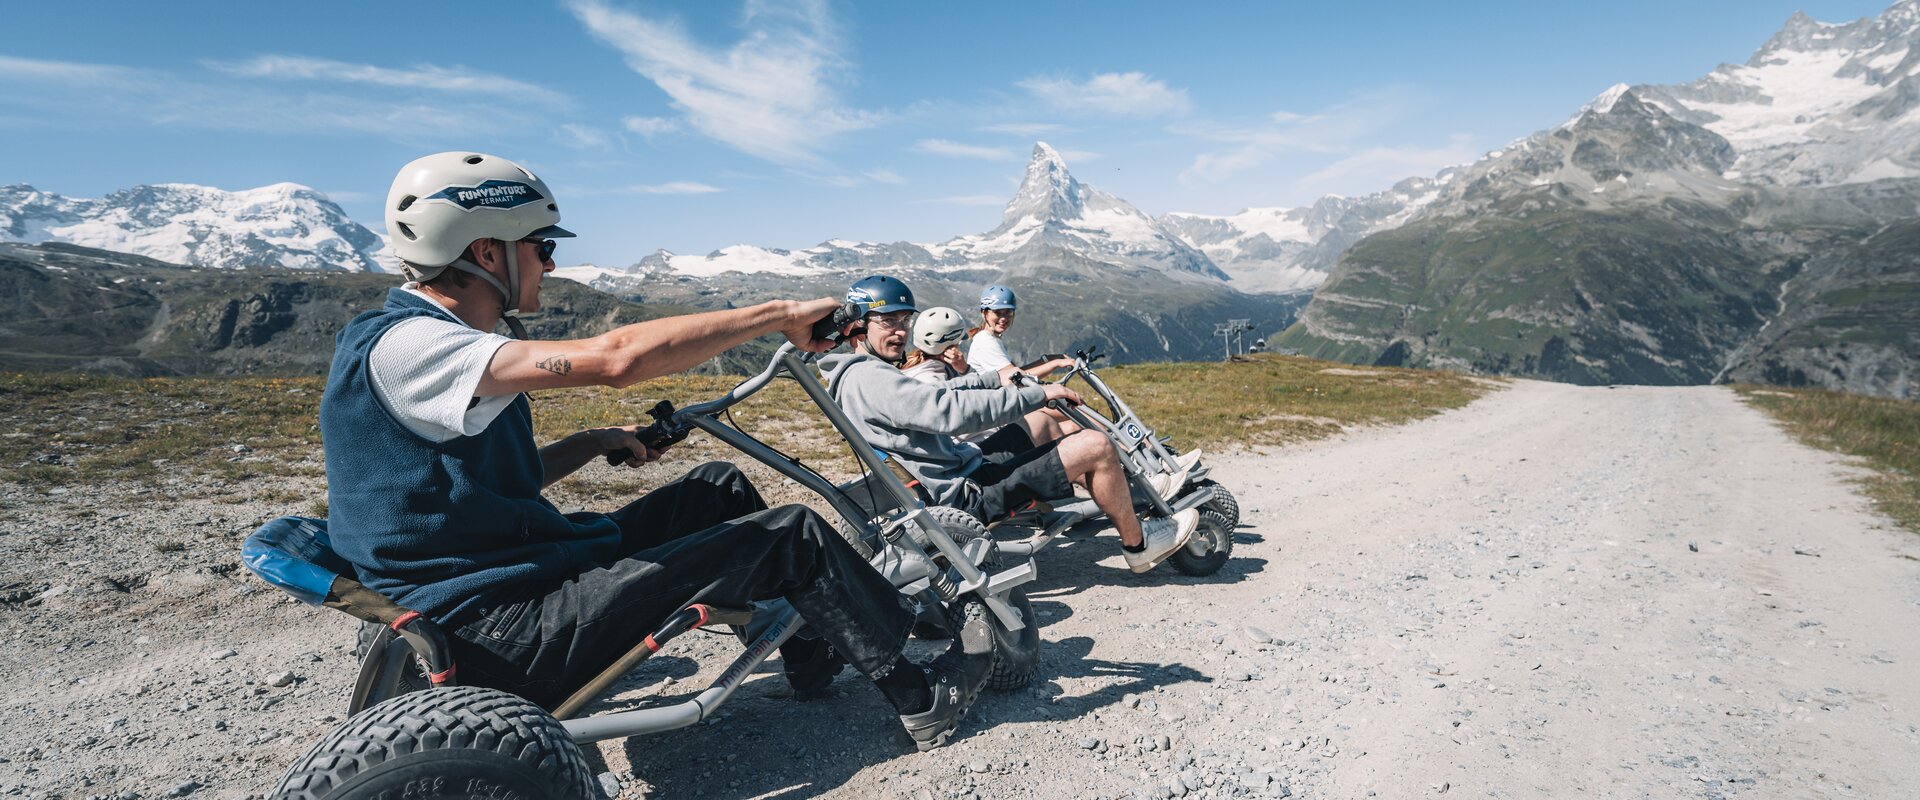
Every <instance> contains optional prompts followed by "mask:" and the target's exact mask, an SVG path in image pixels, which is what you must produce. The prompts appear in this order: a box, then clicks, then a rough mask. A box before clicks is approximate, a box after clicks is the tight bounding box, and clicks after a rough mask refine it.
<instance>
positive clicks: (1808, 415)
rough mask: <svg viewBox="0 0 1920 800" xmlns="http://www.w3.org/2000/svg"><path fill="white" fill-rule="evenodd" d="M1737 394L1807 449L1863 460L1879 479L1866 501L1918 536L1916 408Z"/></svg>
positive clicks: (1831, 397) (1804, 395)
mask: <svg viewBox="0 0 1920 800" xmlns="http://www.w3.org/2000/svg"><path fill="white" fill-rule="evenodd" d="M1737 388H1738V389H1739V391H1740V393H1741V395H1742V396H1743V397H1745V398H1746V400H1747V402H1749V403H1752V404H1753V405H1755V406H1757V407H1759V408H1760V409H1761V410H1763V411H1766V412H1767V413H1768V414H1771V415H1773V417H1774V418H1775V419H1778V420H1779V421H1780V422H1781V424H1783V425H1785V426H1786V428H1787V430H1789V431H1792V432H1793V433H1794V434H1795V435H1797V436H1799V437H1800V438H1801V439H1802V440H1803V441H1805V442H1807V443H1808V444H1811V445H1814V446H1816V447H1822V448H1825V449H1828V450H1833V451H1835V452H1839V453H1845V454H1847V455H1852V456H1859V457H1861V458H1863V459H1865V460H1866V461H1867V462H1868V463H1869V464H1871V465H1872V466H1873V468H1874V469H1875V470H1877V471H1878V472H1879V473H1880V474H1879V475H1878V476H1876V477H1873V478H1869V479H1868V480H1866V481H1865V484H1866V486H1865V488H1866V492H1867V495H1868V496H1869V497H1872V498H1873V499H1874V502H1875V503H1876V504H1877V505H1878V506H1879V507H1880V509H1881V510H1882V511H1883V512H1885V513H1886V514H1887V515H1888V516H1890V517H1893V518H1894V519H1895V520H1896V521H1898V522H1899V523H1900V524H1901V525H1903V526H1905V527H1906V528H1907V529H1908V530H1912V531H1915V532H1920V403H1916V402H1913V401H1910V400H1890V399H1885V398H1876V397H1861V396H1859V395H1851V394H1841V393H1839V392H1829V391H1823V390H1819V389H1780V388H1774V387H1759V386H1740V387H1737Z"/></svg>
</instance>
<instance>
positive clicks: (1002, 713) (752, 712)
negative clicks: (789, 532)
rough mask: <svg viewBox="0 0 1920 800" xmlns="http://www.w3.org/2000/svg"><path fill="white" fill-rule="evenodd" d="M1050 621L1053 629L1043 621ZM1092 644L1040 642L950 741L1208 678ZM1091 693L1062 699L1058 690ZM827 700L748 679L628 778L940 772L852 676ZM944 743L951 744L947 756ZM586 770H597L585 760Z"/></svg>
mask: <svg viewBox="0 0 1920 800" xmlns="http://www.w3.org/2000/svg"><path fill="white" fill-rule="evenodd" d="M1049 621H1051V620H1049ZM1092 650H1093V640H1091V639H1088V638H1086V637H1074V638H1070V639H1065V640H1062V641H1058V642H1054V641H1047V642H1046V643H1045V644H1044V645H1043V646H1042V650H1041V665H1040V673H1039V675H1038V676H1037V677H1036V678H1035V681H1034V683H1033V684H1032V685H1030V686H1028V687H1027V688H1025V689H1022V690H1019V691H1015V692H1006V693H1001V692H984V693H982V694H981V696H980V699H979V700H978V701H977V702H976V703H975V704H974V707H973V709H972V711H970V712H969V713H968V719H967V721H966V722H963V723H961V725H960V730H959V732H958V733H957V734H956V736H955V737H954V739H953V742H954V743H959V742H964V741H965V740H967V739H970V738H972V737H975V736H980V735H984V734H988V733H991V732H992V731H993V730H994V729H995V728H996V727H998V726H1001V725H1005V724H1009V723H1021V722H1039V723H1045V722H1049V721H1057V720H1066V719H1073V718H1076V717H1080V716H1084V715H1086V714H1088V713H1091V712H1093V711H1096V710H1099V709H1101V708H1104V707H1107V706H1112V705H1116V704H1119V703H1120V702H1121V701H1122V700H1124V699H1125V698H1126V696H1127V695H1130V694H1144V693H1149V692H1152V691H1153V690H1154V689H1156V688H1158V687H1162V686H1169V685H1173V684H1178V683H1189V682H1208V681H1210V680H1211V679H1209V678H1207V677H1206V676H1204V675H1202V674H1200V673H1199V672H1197V671H1195V670H1193V669H1191V668H1188V667H1186V666H1183V665H1179V664H1170V665H1169V664H1149V663H1144V662H1134V661H1108V660H1103V659H1097V658H1090V657H1089V654H1090V653H1091V652H1092ZM1069 679H1077V680H1076V682H1079V681H1086V680H1089V679H1090V682H1092V683H1094V684H1097V685H1099V686H1100V687H1101V688H1099V689H1096V690H1094V691H1091V692H1087V693H1085V694H1079V695H1068V694H1066V691H1065V690H1064V689H1063V688H1062V687H1061V684H1060V681H1062V680H1069ZM834 686H835V690H834V696H833V697H832V698H831V699H826V700H819V701H815V702H811V703H797V702H794V701H793V700H792V698H791V696H790V695H789V694H788V693H787V692H786V691H785V684H784V681H783V679H781V678H779V677H778V676H777V675H769V676H768V677H766V678H763V679H758V680H754V681H750V682H749V683H748V684H747V685H746V686H743V687H741V689H740V691H739V692H738V693H737V694H736V695H735V696H734V699H733V700H732V701H731V702H729V703H728V705H727V706H726V708H725V709H723V710H722V712H721V713H720V714H719V715H718V716H716V717H715V718H714V719H712V720H710V721H708V722H706V723H702V724H699V725H695V726H693V727H691V728H686V729H683V730H680V731H676V732H673V733H669V734H664V735H661V736H651V737H637V738H633V739H628V740H626V741H625V742H622V743H620V745H619V746H620V747H621V748H622V749H623V750H624V751H625V755H626V758H627V761H628V762H629V763H630V764H632V765H633V771H634V773H635V774H636V775H637V776H638V777H639V778H641V779H643V780H645V781H646V782H647V783H649V784H651V786H652V791H650V792H649V796H654V797H719V798H726V797H760V798H782V799H783V800H788V799H796V798H806V797H816V796H818V795H820V794H823V793H826V792H829V791H832V790H834V789H836V788H838V787H841V786H844V785H845V784H846V783H847V782H848V781H849V780H851V779H852V778H853V776H854V775H856V774H858V773H859V772H860V771H861V770H864V769H866V768H868V767H871V766H874V765H877V764H889V765H890V766H889V769H890V770H896V771H897V772H899V773H900V776H901V777H905V776H906V775H908V774H909V773H919V772H922V771H925V770H936V771H940V772H944V771H946V770H947V769H948V768H949V765H947V764H946V762H945V761H944V760H938V753H939V751H936V752H935V753H934V754H930V755H928V756H925V757H922V756H920V754H918V753H916V752H915V751H914V749H913V745H912V744H911V743H910V742H909V741H908V740H907V737H906V734H905V733H904V732H903V731H901V729H900V726H899V723H898V722H897V721H896V720H897V718H896V717H895V716H894V714H893V711H892V709H890V708H889V707H888V706H887V705H886V702H885V701H884V700H882V699H881V697H880V693H879V692H878V691H877V690H875V689H874V688H873V687H872V685H871V684H870V683H868V682H867V680H866V679H865V678H863V677H861V676H860V675H859V674H858V673H856V672H854V671H853V670H847V671H846V672H843V673H841V675H840V678H839V679H838V680H837V681H835V683H834ZM952 746H953V745H952V744H949V747H952ZM589 758H590V760H591V761H592V762H593V764H594V769H595V771H596V772H597V771H600V770H604V769H606V767H605V766H603V764H602V762H601V761H600V759H599V758H598V754H597V753H593V754H590V756H589Z"/></svg>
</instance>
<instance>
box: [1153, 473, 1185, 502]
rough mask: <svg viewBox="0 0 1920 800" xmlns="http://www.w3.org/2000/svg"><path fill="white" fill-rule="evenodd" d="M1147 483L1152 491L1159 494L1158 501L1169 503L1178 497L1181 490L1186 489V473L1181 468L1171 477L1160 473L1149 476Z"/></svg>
mask: <svg viewBox="0 0 1920 800" xmlns="http://www.w3.org/2000/svg"><path fill="white" fill-rule="evenodd" d="M1147 483H1148V484H1150V485H1152V486H1153V490H1154V491H1156V492H1159V493H1160V499H1162V500H1165V501H1167V502H1169V503H1171V502H1173V498H1176V497H1179V496H1180V491H1181V490H1182V489H1185V488H1187V471H1186V469H1184V468H1183V469H1181V470H1180V471H1179V472H1175V473H1173V474H1171V475H1168V474H1166V473H1161V474H1159V475H1153V476H1149V477H1148V478H1147Z"/></svg>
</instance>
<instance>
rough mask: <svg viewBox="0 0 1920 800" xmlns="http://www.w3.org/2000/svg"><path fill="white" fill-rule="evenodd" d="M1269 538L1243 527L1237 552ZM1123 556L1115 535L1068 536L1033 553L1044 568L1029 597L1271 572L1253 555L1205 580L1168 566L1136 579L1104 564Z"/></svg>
mask: <svg viewBox="0 0 1920 800" xmlns="http://www.w3.org/2000/svg"><path fill="white" fill-rule="evenodd" d="M1263 541H1265V537H1263V536H1261V535H1259V534H1256V533H1248V532H1247V531H1246V529H1245V528H1244V527H1243V528H1241V529H1240V530H1238V531H1235V532H1234V534H1233V545H1234V549H1235V552H1236V553H1239V552H1240V548H1241V547H1243V546H1246V545H1252V544H1259V543H1261V542H1263ZM1119 553H1120V539H1119V538H1118V537H1115V536H1103V535H1097V534H1095V533H1081V532H1079V531H1077V530H1076V531H1068V532H1067V534H1066V535H1065V536H1062V537H1060V538H1059V539H1058V540H1056V541H1055V542H1054V543H1053V545H1052V546H1051V547H1048V548H1047V549H1045V550H1042V551H1040V552H1038V553H1035V554H1034V557H1033V560H1034V563H1035V565H1036V566H1038V567H1039V570H1040V576H1039V578H1038V579H1037V580H1035V582H1034V583H1032V584H1029V586H1030V587H1031V588H1029V589H1028V590H1027V593H1028V594H1029V595H1030V596H1032V597H1034V598H1035V599H1038V598H1041V597H1049V598H1065V597H1071V596H1073V595H1076V594H1079V593H1081V592H1083V591H1086V590H1087V589H1089V588H1092V587H1095V586H1107V585H1114V586H1125V587H1130V588H1141V589H1146V588H1150V587H1155V586H1208V585H1225V584H1234V583H1240V582H1242V581H1245V580H1248V579H1250V578H1252V576H1254V575H1256V574H1259V573H1260V572H1261V571H1262V570H1264V569H1265V568H1266V564H1267V560H1266V559H1264V558H1259V557H1254V556H1243V555H1234V556H1233V557H1231V558H1228V559H1227V563H1225V564H1224V565H1222V566H1221V567H1220V571H1218V572H1215V573H1213V574H1212V575H1206V576H1199V577H1196V576H1192V575H1185V574H1182V573H1181V572H1180V571H1179V570H1177V569H1174V568H1173V567H1172V566H1170V565H1168V564H1161V565H1160V566H1158V567H1155V568H1154V569H1153V571H1152V572H1147V573H1143V574H1139V575H1136V574H1134V573H1133V572H1131V571H1129V570H1128V569H1127V568H1126V567H1124V566H1120V565H1119V561H1118V560H1117V559H1116V560H1115V562H1114V563H1113V564H1102V563H1100V562H1102V561H1105V560H1107V559H1110V558H1114V556H1117V555H1118V554H1119Z"/></svg>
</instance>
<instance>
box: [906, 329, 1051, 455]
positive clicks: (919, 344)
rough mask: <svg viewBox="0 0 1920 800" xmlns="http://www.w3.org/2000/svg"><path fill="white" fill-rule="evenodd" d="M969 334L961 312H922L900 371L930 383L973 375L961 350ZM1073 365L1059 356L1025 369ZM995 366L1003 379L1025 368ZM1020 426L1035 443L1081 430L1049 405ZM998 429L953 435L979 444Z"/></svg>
mask: <svg viewBox="0 0 1920 800" xmlns="http://www.w3.org/2000/svg"><path fill="white" fill-rule="evenodd" d="M966 336H967V323H966V319H965V318H964V317H962V316H960V312H958V311H955V310H953V309H951V308H929V309H927V310H925V311H922V312H920V314H919V316H917V317H915V318H914V320H913V334H912V336H911V338H910V340H909V341H910V343H911V344H912V346H911V347H909V348H907V355H906V360H905V361H903V362H902V363H901V365H900V371H901V372H904V373H906V374H907V375H908V376H909V377H912V378H913V379H914V380H917V381H920V382H921V383H931V384H938V383H944V382H946V381H950V380H953V379H954V378H958V377H960V376H962V375H967V374H970V373H971V372H973V368H972V364H971V363H970V359H969V358H968V357H967V356H966V355H963V354H962V353H961V352H960V341H961V340H962V339H965V338H966ZM1003 354H1004V353H1003ZM1070 366H1073V360H1072V359H1068V358H1056V359H1052V360H1049V361H1046V362H1044V363H1040V364H1036V365H1034V366H1033V368H1032V369H1028V370H1024V372H1025V374H1026V375H1027V376H1028V377H1032V378H1044V377H1046V376H1048V375H1051V374H1053V372H1054V371H1055V370H1058V369H1062V368H1065V367H1070ZM995 369H996V370H998V371H999V372H1000V377H1001V380H1002V381H1006V380H1010V379H1011V378H1012V376H1013V373H1015V372H1022V371H1023V370H1019V369H1017V368H1015V367H1014V366H1013V365H1012V364H1002V365H1000V366H999V367H996V368H995ZM1020 427H1021V428H1024V429H1025V430H1026V432H1027V436H1028V438H1031V439H1032V440H1033V443H1034V444H1036V445H1038V444H1046V443H1047V442H1051V441H1053V440H1055V439H1058V438H1060V437H1062V436H1065V435H1067V434H1069V433H1072V432H1074V431H1077V430H1079V429H1080V426H1078V425H1075V424H1073V422H1071V421H1069V420H1068V419H1067V418H1066V416H1065V415H1063V414H1061V413H1060V412H1058V411H1055V410H1053V409H1050V408H1043V409H1040V410H1039V411H1035V412H1033V413H1030V414H1028V415H1026V416H1024V417H1021V418H1020ZM999 430H1000V429H999V428H993V429H991V430H984V431H977V432H974V433H969V434H965V435H962V436H955V437H953V438H955V439H958V440H960V441H963V442H972V443H974V444H978V443H980V442H982V441H985V440H986V439H987V437H990V436H992V435H993V434H994V433H996V432H998V431H999Z"/></svg>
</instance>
